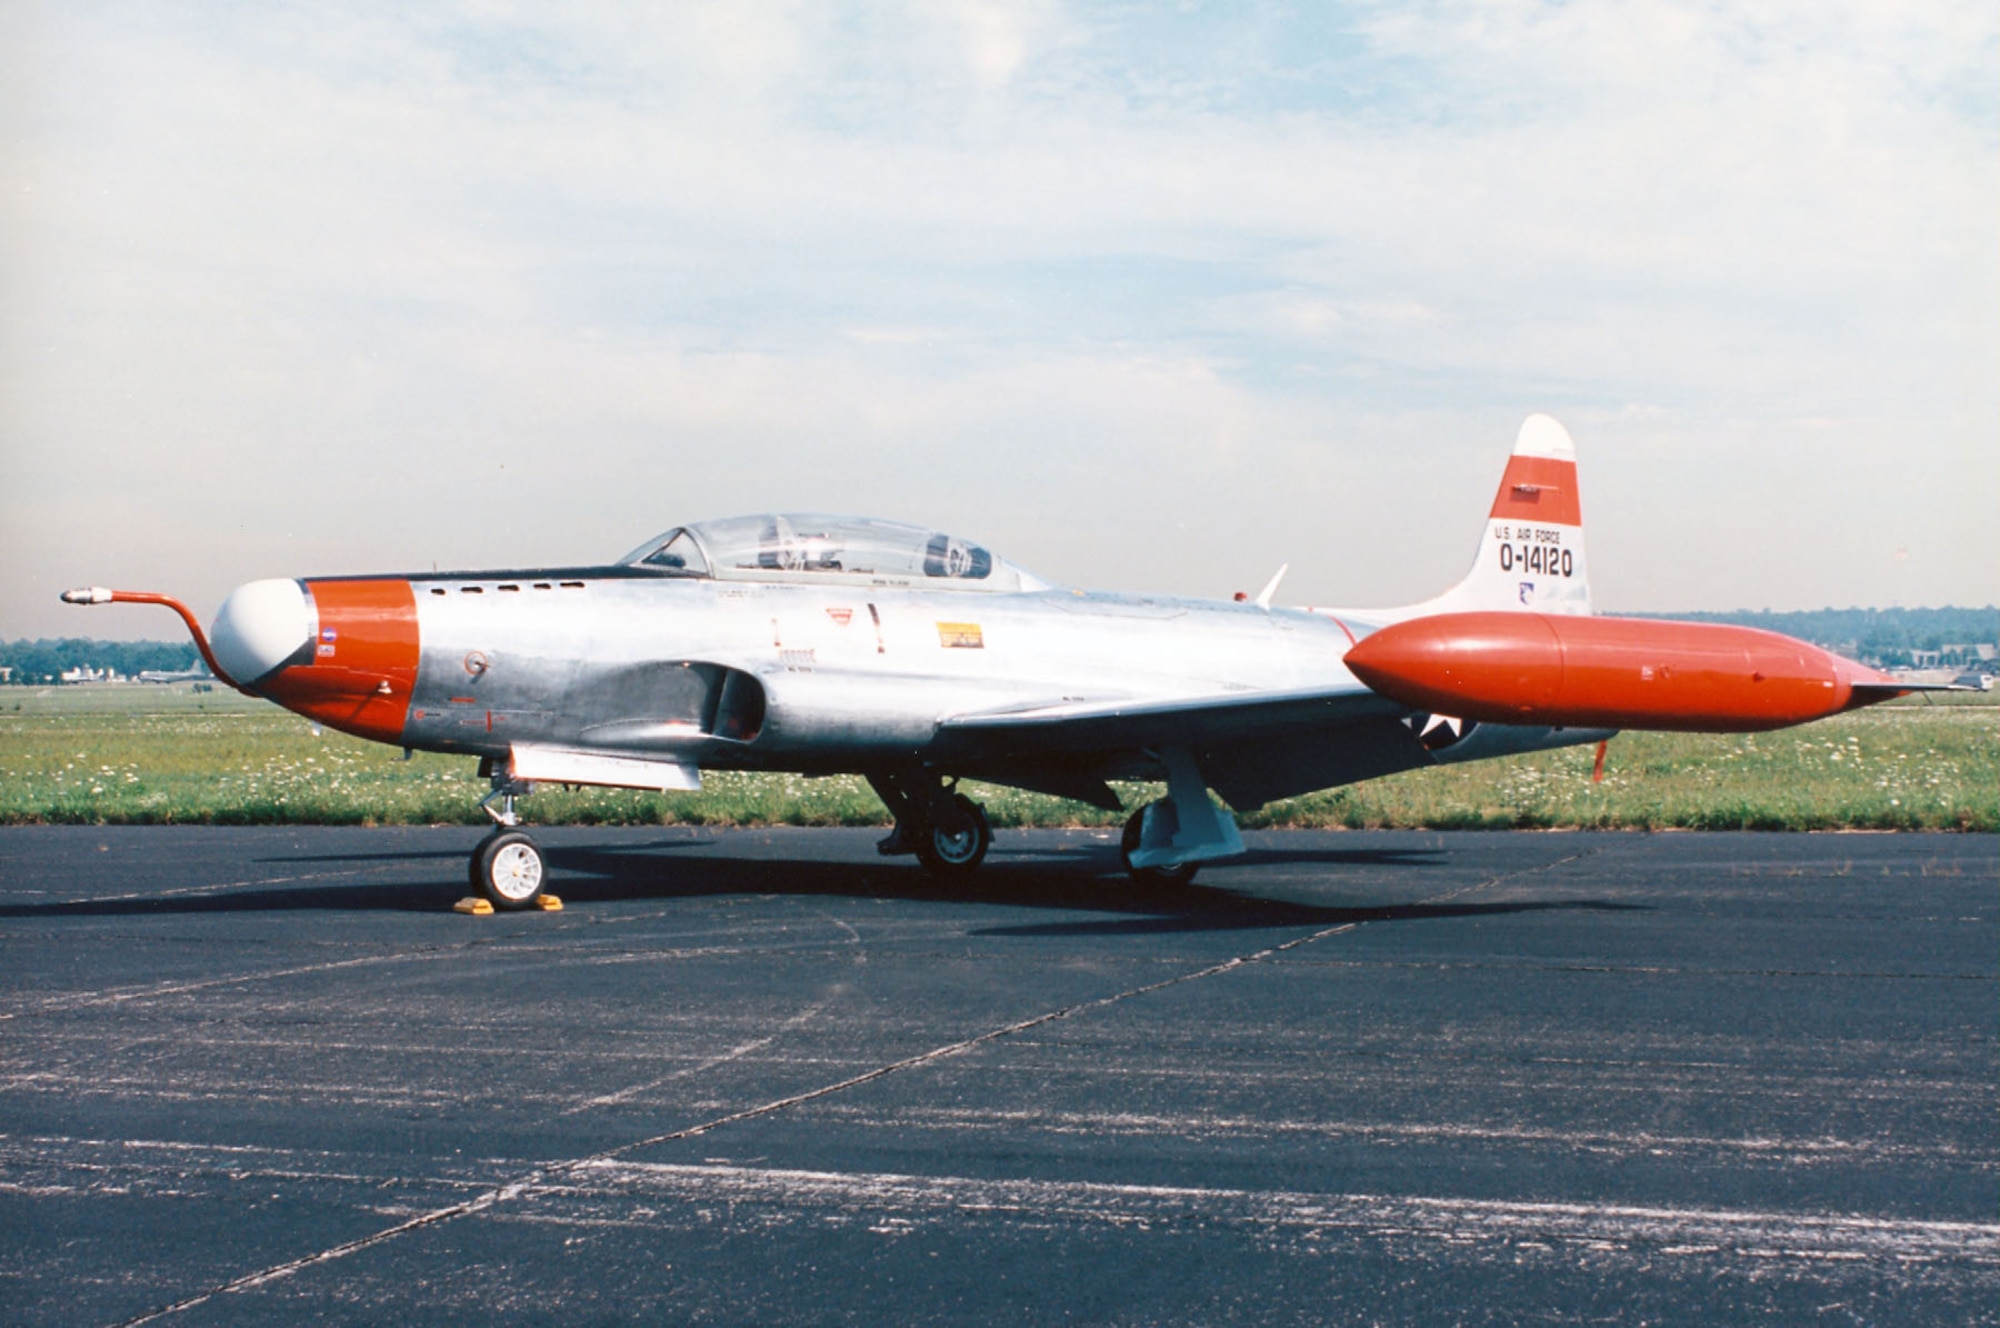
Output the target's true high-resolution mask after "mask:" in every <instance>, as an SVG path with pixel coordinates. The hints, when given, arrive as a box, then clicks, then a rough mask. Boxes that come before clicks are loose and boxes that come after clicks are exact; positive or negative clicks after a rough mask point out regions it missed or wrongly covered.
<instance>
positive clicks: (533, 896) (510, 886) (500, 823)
mask: <svg viewBox="0 0 2000 1328" xmlns="http://www.w3.org/2000/svg"><path fill="white" fill-rule="evenodd" d="M533 791H534V785H532V784H523V783H517V782H516V781H514V780H512V779H509V778H508V777H507V776H505V775H500V774H496V775H494V776H493V791H492V792H491V793H489V794H487V795H486V796H485V797H484V798H481V799H480V800H479V805H480V807H481V808H482V809H483V810H484V811H485V812H486V814H487V815H488V816H490V817H492V818H493V822H494V825H493V833H491V834H489V835H487V836H486V838H484V839H482V840H480V841H479V847H477V848H475V849H474V850H472V861H471V862H470V863H469V864H468V870H467V875H469V876H470V877H471V880H472V888H473V889H475V890H477V891H479V893H480V894H482V895H484V896H485V897H486V899H487V900H488V902H490V903H491V904H492V905H493V907H494V908H496V909H499V910H500V911H501V912H513V911H516V910H518V909H525V908H540V907H543V906H544V901H545V900H548V899H553V898H554V896H553V895H545V894H544V893H543V887H544V886H545V885H546V884H547V883H548V867H547V864H546V863H545V862H544V860H543V858H542V849H541V845H539V844H537V843H536V842H535V841H534V837H533V836H531V835H530V834H529V833H528V832H527V831H525V830H523V829H521V828H520V825H521V818H520V816H518V815H517V814H516V813H515V811H514V799H515V798H516V797H525V796H526V795H527V794H529V793H531V792H533ZM496 798H497V799H499V802H500V805H499V807H498V808H495V807H494V805H493V802H494V799H496Z"/></svg>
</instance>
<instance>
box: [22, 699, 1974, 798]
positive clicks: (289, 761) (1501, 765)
mask: <svg viewBox="0 0 2000 1328" xmlns="http://www.w3.org/2000/svg"><path fill="white" fill-rule="evenodd" d="M1590 762H1591V750H1590V749H1589V748H1577V749H1570V750H1565V751H1557V752H1545V753H1539V754H1536V755H1532V756H1521V757H1512V758H1509V759H1506V760H1500V761H1485V762H1474V763H1471V764H1467V765H1463V766H1455V767H1444V768H1440V769H1436V770H1424V771H1412V772H1410V773H1408V774H1403V775H1396V776H1392V777H1390V778H1387V779H1380V780H1374V781H1372V782H1370V783H1366V784H1358V785H1352V786H1349V787H1347V788H1342V789H1335V790H1332V791H1330V792H1326V793H1315V794H1311V795H1309V796H1307V797H1303V798H1296V799H1293V800H1291V801H1288V802H1281V803H1274V804H1272V805H1271V806H1269V807H1266V808H1264V809H1263V810H1262V811H1259V812H1257V813H1254V814H1252V815H1249V816H1246V817H1244V818H1242V819H1243V824H1244V825H1245V826H1246V827H1257V826H1298V827H1334V826H1348V827H1353V828H1361V827H1377V826H1380V827H1409V828H1427V829H1479V828H1503V827H1535V828H1562V827H1575V828H1593V829H1663V828H1669V827H1679V828H1688V829H1705V830H1723V829H1729V830H1734V829H1752V830H1820V829H1879V830H1890V829H1896V830H1903V829H1908V830H1915V829H1950V830H1981V831H1996V830H2000V696H1995V695H1983V696H1956V695H1954V696H1950V697H1944V698H1936V699H1934V701H1933V702H1932V703H1929V704H1926V703H1925V701H1924V700H1923V699H1922V698H1910V699H1906V700H1904V701H1900V702H1896V703H1893V704H1891V705H1886V706H1878V707H1876V708H1874V709H1871V710H1865V711H1860V712H1857V713H1855V714H1851V715H1843V716H1840V717H1837V718H1834V719H1829V720H1822V721H1821V722H1819V723H1817V724H1810V725H1807V726H1805V727H1803V728H1797V729H1788V730H1785V731H1782V732H1778V733H1765V734H1757V735H1754V736H1740V737H1706V736H1695V735H1679V734H1627V735H1624V736H1622V737H1619V738H1617V739H1615V740H1614V741H1613V742H1612V744H1611V753H1610V760H1609V762H1608V764H1607V767H1606V777H1605V779H1604V782H1603V783H1601V784H1592V783H1591V782H1590V778H1589V775H1590ZM706 778H707V787H706V789H704V791H703V792H701V793H698V794H696V793H679V794H666V795H661V794H645V793H631V792H623V791H619V790H610V789H580V790H576V791H574V792H570V791H565V790H562V789H559V788H554V787H548V786H545V787H544V788H543V789H542V790H541V791H538V792H537V793H535V795H534V796H533V797H531V798H527V799H525V800H523V801H522V802H521V803H520V804H519V805H520V810H521V811H522V813H523V815H524V816H525V817H526V819H527V820H529V821H531V822H535V823H540V824H563V823H568V824H659V823H681V824H719V825H770V824H784V825H876V824H884V823H886V821H887V813H886V812H885V811H884V810H883V808H882V804H881V803H880V802H879V801H877V799H876V798H875V795H874V794H873V793H872V792H870V791H869V789H868V786H867V785H866V784H865V783H864V782H863V781H861V780H860V779H858V778H853V777H834V778H828V779H804V778H800V777H798V776H791V775H742V774H730V773H715V774H710V775H708V776H707V777H706ZM486 791H487V786H486V784H485V781H483V780H480V779H478V778H477V777H476V776H475V774H474V762H473V761H472V760H471V759H469V758H466V757H442V756H431V755H426V754H423V753H419V754H418V755H417V756H416V757H415V758H414V759H413V760H410V761H407V762H406V761H404V760H402V759H401V753H400V752H398V751H396V750H393V749H391V748H387V747H381V746H377V745H375V744H372V743H364V742H361V741H359V740H357V739H353V738H348V737H345V736H343V735H341V734H338V733H333V732H327V733H324V734H315V733H314V732H313V731H312V729H311V727H310V726H309V725H308V724H307V723H306V721H305V720H303V719H300V718H298V717H297V716H294V715H291V714H289V713H287V712H285V711H283V710H280V709H278V708H277V707H276V706H273V705H270V704H267V703H265V702H261V701H253V700H250V699H248V698H246V697H242V696H238V695H236V694H235V693H232V692H227V691H220V690H218V691H214V692H208V693H196V692H193V691H191V690H189V689H188V688H187V687H185V686H179V687H145V686H132V685H124V686H119V685H108V686H83V687H59V688H46V689H32V688H25V687H10V688H0V824H16V825H19V824H33V823H73V824H74V823H81V824H126V825H133V824H169V823H189V822H198V823H208V824H270V823H276V822H296V823H316V824H351V825H391V824H435V823H464V824H479V823H483V822H484V820H485V817H484V814H483V813H482V812H480V811H479V809H478V807H477V805H476V804H477V802H478V800H479V798H480V797H481V796H482V795H484V794H485V793H486ZM1121 791H1122V792H1124V793H1125V794H1126V796H1127V804H1128V806H1129V805H1134V804H1136V803H1137V802H1138V801H1140V800H1143V799H1144V798H1146V797H1150V796H1155V794H1154V792H1151V791H1148V790H1146V789H1145V788H1143V787H1138V786H1135V787H1132V788H1129V789H1125V790H1121ZM972 792H973V795H974V796H975V797H977V798H979V799H980V800H981V801H984V802H985V803H986V804H987V810H988V812H989V814H990V815H991V816H992V818H993V821H994V824H996V825H1015V826H1018V825H1100V824H1110V823H1115V822H1117V821H1118V820H1120V819H1122V818H1121V817H1120V816H1117V815H1113V814H1110V813H1106V812H1101V811H1098V810H1096V809H1095V808H1091V807H1087V806H1084V805H1082V804H1079V803H1073V802H1064V801H1061V800H1059V799H1055V798H1048V797H1041V796H1038V795H1035V794H1028V793H1019V792H1015V791H1013V790H1008V789H994V788H983V787H982V788H974V789H972Z"/></svg>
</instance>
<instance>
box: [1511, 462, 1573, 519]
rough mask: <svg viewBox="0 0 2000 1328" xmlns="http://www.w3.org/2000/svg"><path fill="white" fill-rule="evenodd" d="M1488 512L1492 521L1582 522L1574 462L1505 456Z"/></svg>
mask: <svg viewBox="0 0 2000 1328" xmlns="http://www.w3.org/2000/svg"><path fill="white" fill-rule="evenodd" d="M1491 515H1492V519H1493V520H1495V521H1525V522H1529V523H1536V522H1539V523H1541V524H1543V525H1550V526H1580V525H1582V524H1583V504H1582V503H1580V502H1579V501H1578V500H1577V494H1576V462H1574V461H1559V460H1557V459H1556V458H1554V457H1538V456H1514V457H1509V458H1508V459H1507V477H1506V478H1505V479H1503V480H1501V481H1500V492H1499V493H1498V494H1496V495H1495V496H1494V499H1493V511H1492V513H1491Z"/></svg>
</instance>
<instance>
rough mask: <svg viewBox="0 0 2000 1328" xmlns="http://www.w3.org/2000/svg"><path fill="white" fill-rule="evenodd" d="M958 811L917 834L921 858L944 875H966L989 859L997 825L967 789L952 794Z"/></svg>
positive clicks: (918, 858)
mask: <svg viewBox="0 0 2000 1328" xmlns="http://www.w3.org/2000/svg"><path fill="white" fill-rule="evenodd" d="M951 801H952V808H953V810H954V811H955V812H956V813H957V814H956V815H946V816H944V817H940V818H938V820H937V821H936V822H933V823H932V824H930V825H927V826H925V827H924V829H923V832H922V833H921V834H919V835H918V836H917V860H918V861H919V862H921V863H923V864H924V866H925V867H926V868H928V869H929V870H931V871H932V872H935V873H936V874H938V875H940V876H962V875H965V874H966V873H968V872H970V871H972V870H973V869H974V868H975V867H977V866H978V865H979V864H980V863H982V862H984V861H985V860H986V850H987V849H989V848H992V847H993V827H992V825H991V824H990V823H989V822H988V821H987V819H986V809H985V808H984V807H981V806H980V805H979V804H978V803H976V802H974V801H973V800H972V799H970V798H968V797H966V796H965V795H964V794H963V793H954V794H953V795H952V799H951Z"/></svg>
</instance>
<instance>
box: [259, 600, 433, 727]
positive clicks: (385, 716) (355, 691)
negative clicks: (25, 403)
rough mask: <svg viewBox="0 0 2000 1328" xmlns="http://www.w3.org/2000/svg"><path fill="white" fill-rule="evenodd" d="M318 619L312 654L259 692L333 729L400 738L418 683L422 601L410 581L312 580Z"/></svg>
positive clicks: (263, 685) (314, 632)
mask: <svg viewBox="0 0 2000 1328" xmlns="http://www.w3.org/2000/svg"><path fill="white" fill-rule="evenodd" d="M305 588H306V593H307V595H308V596H309V597H310V599H311V601H312V608H313V612H314V617H315V627H314V631H313V648H312V658H311V659H310V660H309V661H306V662H303V663H298V664H293V665H290V666H288V667H286V668H284V669H282V670H280V671H279V672H277V673H276V674H274V675H272V676H271V677H269V678H267V679H265V680H264V681H263V682H262V683H261V684H259V686H258V688H257V690H258V691H261V692H262V693H264V695H266V696H268V697H270V698H271V699H272V700H273V701H276V702H277V703H278V704H280V705H282V706H284V707H285V708H286V709H288V710H296V711H298V712H299V713H300V714H302V715H306V716H308V717H310V718H312V719H315V720H318V721H319V722H320V723H322V724H325V725H326V726H327V727H328V728H336V729H339V730H341V731H342V732H344V733H352V734H354V735H355V736H356V737H359V738H371V739H373V740H375V741H376V742H392V743H393V742H401V741H402V738H403V725H404V723H405V721H406V720H407V719H408V717H409V712H410V692H411V689H412V688H414V687H415V686H416V682H417V659H418V654H419V643H418V639H417V602H416V596H415V595H413V594H412V593H411V591H410V583H409V582H407V581H401V580H380V581H307V582H305Z"/></svg>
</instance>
